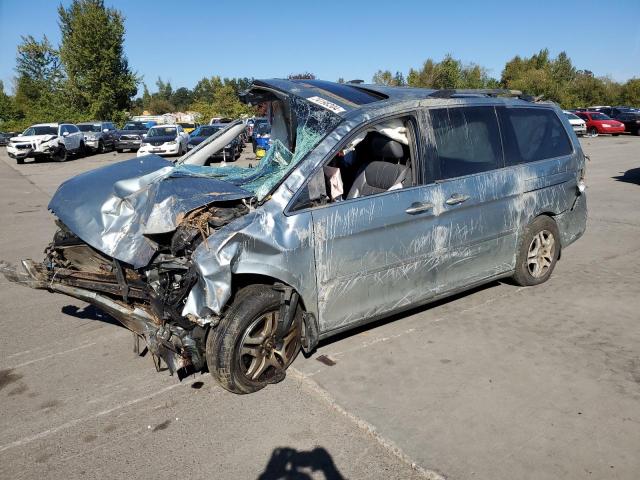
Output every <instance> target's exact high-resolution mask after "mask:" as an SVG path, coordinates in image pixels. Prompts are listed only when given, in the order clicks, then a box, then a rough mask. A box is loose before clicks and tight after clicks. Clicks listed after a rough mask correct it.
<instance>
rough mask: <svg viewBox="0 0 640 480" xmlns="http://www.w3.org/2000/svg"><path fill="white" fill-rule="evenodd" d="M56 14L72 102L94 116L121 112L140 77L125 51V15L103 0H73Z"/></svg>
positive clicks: (99, 116)
mask: <svg viewBox="0 0 640 480" xmlns="http://www.w3.org/2000/svg"><path fill="white" fill-rule="evenodd" d="M58 16H59V25H60V30H61V33H62V44H61V46H60V58H61V59H62V63H63V64H64V68H65V72H66V75H67V78H68V89H69V93H70V100H71V102H72V105H73V106H74V107H75V108H76V109H77V110H78V111H84V112H86V114H87V115H88V116H89V117H93V118H114V117H115V116H122V114H123V112H124V110H126V109H128V108H129V107H130V105H131V97H133V96H134V95H135V94H136V93H137V84H138V82H139V79H138V78H137V76H136V75H135V74H134V73H133V72H132V71H131V69H130V68H129V63H128V60H127V58H126V56H125V54H124V34H125V28H124V17H123V16H122V14H121V13H120V12H119V11H118V10H116V9H113V8H106V7H105V6H104V2H103V1H102V0H73V1H72V3H71V5H69V7H67V8H65V7H64V6H63V5H60V6H59V7H58Z"/></svg>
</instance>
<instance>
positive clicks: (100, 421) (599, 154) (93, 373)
mask: <svg viewBox="0 0 640 480" xmlns="http://www.w3.org/2000/svg"><path fill="white" fill-rule="evenodd" d="M582 144H583V147H584V149H585V152H586V153H587V154H588V155H589V156H590V157H591V161H590V162H589V164H588V170H587V184H588V190H587V194H588V203H589V224H588V230H587V232H586V233H585V235H584V237H583V238H582V239H580V240H579V241H578V242H577V243H576V244H574V245H572V246H571V247H570V248H568V249H566V251H564V252H563V254H562V259H561V261H560V262H559V263H558V265H557V268H556V270H555V271H554V274H553V275H552V277H551V279H550V280H549V281H548V282H547V283H545V284H543V285H540V286H537V287H531V288H520V287H516V286H514V285H511V284H509V283H506V282H505V283H502V282H500V283H498V282H496V283H493V284H490V285H487V286H485V287H483V288H479V289H476V290H473V291H471V292H468V293H465V294H463V295H459V296H457V297H454V298H452V299H449V300H447V301H442V302H438V303H436V304H434V305H431V306H428V307H425V308H421V309H418V310H414V311H412V312H409V313H408V314H405V315H402V316H397V317H394V318H393V319H390V320H386V321H383V322H378V323H376V324H373V325H370V326H368V327H366V328H362V329H359V330H357V331H354V332H351V333H349V334H345V335H343V336H340V337H338V338H335V339H332V340H330V341H328V342H325V343H322V344H321V345H320V346H319V348H318V349H317V351H316V352H315V353H314V354H313V355H311V356H310V357H309V358H303V357H302V356H299V358H298V359H297V360H296V362H295V363H294V364H293V367H292V369H291V370H290V372H289V374H288V376H287V378H286V379H285V381H284V382H282V383H280V384H278V385H275V386H270V387H268V388H266V389H265V390H262V391H261V392H259V393H257V394H254V395H249V396H236V395H232V394H230V393H228V392H226V391H224V390H222V389H221V388H220V387H218V386H217V385H216V384H215V382H214V381H213V379H212V378H210V377H209V375H208V374H206V375H196V376H195V377H192V378H190V379H187V380H185V381H183V382H182V383H178V382H177V380H176V379H175V378H172V377H169V376H168V374H166V373H156V372H155V370H154V368H153V364H152V362H151V360H150V359H149V358H148V357H145V358H140V357H136V356H135V355H134V354H133V353H132V351H131V350H132V348H131V347H132V345H131V336H130V334H129V333H128V331H127V330H125V329H124V328H122V327H120V326H118V325H117V324H116V323H115V321H113V320H112V319H110V318H109V317H108V316H106V315H104V314H101V313H100V312H99V311H97V310H96V309H94V308H92V307H88V306H87V305H86V304H83V303H82V302H79V301H76V300H73V299H70V298H66V297H63V296H60V295H51V294H49V293H47V292H44V291H31V290H27V289H25V288H23V287H18V286H15V285H13V284H8V283H7V282H6V281H4V279H2V280H1V281H0V284H1V285H2V288H1V289H0V306H1V308H2V310H0V311H1V313H0V328H2V331H3V334H2V335H1V336H0V478H13V479H21V478H39V479H42V478H86V477H93V478H122V477H124V476H132V477H140V478H151V477H153V478H159V479H162V478H176V477H178V476H180V477H185V478H203V479H204V478H206V479H217V478H262V479H271V478H343V477H344V478H367V479H371V478H385V479H386V478H451V479H473V478H478V479H509V480H511V479H536V480H540V479H559V478H562V479H583V478H615V479H630V480H631V479H637V478H638V472H640V455H638V452H639V451H640V268H639V267H638V265H639V262H638V255H639V254H640V214H639V212H640V155H639V154H640V137H628V136H622V137H603V136H601V137H597V138H585V139H583V140H582ZM134 155H135V154H131V153H129V154H127V153H125V154H115V153H106V154H102V155H95V156H90V157H86V158H81V159H76V160H72V161H69V162H67V163H62V164H58V163H37V164H31V163H27V164H25V165H19V166H18V165H16V164H15V161H13V160H11V159H10V158H8V157H7V155H6V152H5V149H4V148H0V205H1V206H2V208H0V221H1V222H2V228H0V259H4V260H8V261H10V262H16V261H17V260H18V259H19V258H23V257H31V258H38V259H39V258H41V256H42V250H43V248H44V247H45V245H46V244H47V243H48V242H49V240H50V238H51V236H52V234H53V232H54V230H55V226H54V224H53V222H52V217H51V216H50V214H49V213H48V212H47V208H46V206H47V203H48V201H49V198H50V197H51V195H52V194H53V192H54V191H55V189H56V187H57V185H58V184H59V183H60V182H62V181H63V180H65V179H66V178H69V177H71V176H73V175H76V174H78V173H80V172H83V171H86V170H89V169H92V168H95V167H97V166H100V165H104V164H106V163H110V162H115V161H119V160H122V159H126V158H131V157H132V156H134ZM248 163H255V160H254V159H253V158H252V155H251V148H250V146H247V148H246V149H245V153H244V155H243V158H242V159H241V160H239V162H238V165H247V164H248ZM321 355H322V356H324V357H329V359H330V360H332V361H330V362H325V363H323V362H321V361H318V357H320V356H321ZM296 473H297V474H298V475H299V476H297V477H296V476H295V475H294V474H296ZM304 474H306V475H308V477H304V476H303V475H304Z"/></svg>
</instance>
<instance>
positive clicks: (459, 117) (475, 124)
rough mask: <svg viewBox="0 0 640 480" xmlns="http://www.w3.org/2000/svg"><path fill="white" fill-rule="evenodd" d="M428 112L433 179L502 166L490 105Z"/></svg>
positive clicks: (496, 128)
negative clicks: (434, 158) (432, 142)
mask: <svg viewBox="0 0 640 480" xmlns="http://www.w3.org/2000/svg"><path fill="white" fill-rule="evenodd" d="M429 115H430V116H431V125H432V128H433V133H434V137H435V144H436V145H435V146H436V153H437V162H436V172H435V176H436V179H437V180H446V179H448V178H455V177H462V176H465V175H471V174H474V173H480V172H486V171H489V170H494V169H496V168H501V167H502V164H503V161H502V145H501V143H500V133H499V128H498V121H497V118H496V114H495V109H494V108H493V107H455V108H436V109H432V110H430V111H429ZM437 170H439V173H438V171H437Z"/></svg>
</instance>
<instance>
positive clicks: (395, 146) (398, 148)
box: [371, 136, 404, 160]
mask: <svg viewBox="0 0 640 480" xmlns="http://www.w3.org/2000/svg"><path fill="white" fill-rule="evenodd" d="M371 149H372V150H373V152H374V153H375V154H376V155H377V156H379V157H383V158H393V159H396V160H397V159H400V158H402V157H404V150H403V149H402V144H401V143H400V142H396V141H395V140H391V139H390V138H389V137H384V136H376V137H374V138H373V139H372V140H371Z"/></svg>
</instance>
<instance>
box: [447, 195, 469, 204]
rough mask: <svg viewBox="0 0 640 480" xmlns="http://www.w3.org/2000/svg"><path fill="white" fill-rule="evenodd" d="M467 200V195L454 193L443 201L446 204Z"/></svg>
mask: <svg viewBox="0 0 640 480" xmlns="http://www.w3.org/2000/svg"><path fill="white" fill-rule="evenodd" d="M467 200H469V195H461V194H459V193H454V194H453V195H451V196H450V197H449V198H448V199H447V200H446V202H445V203H446V204H447V205H458V204H459V203H462V202H466V201H467Z"/></svg>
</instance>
